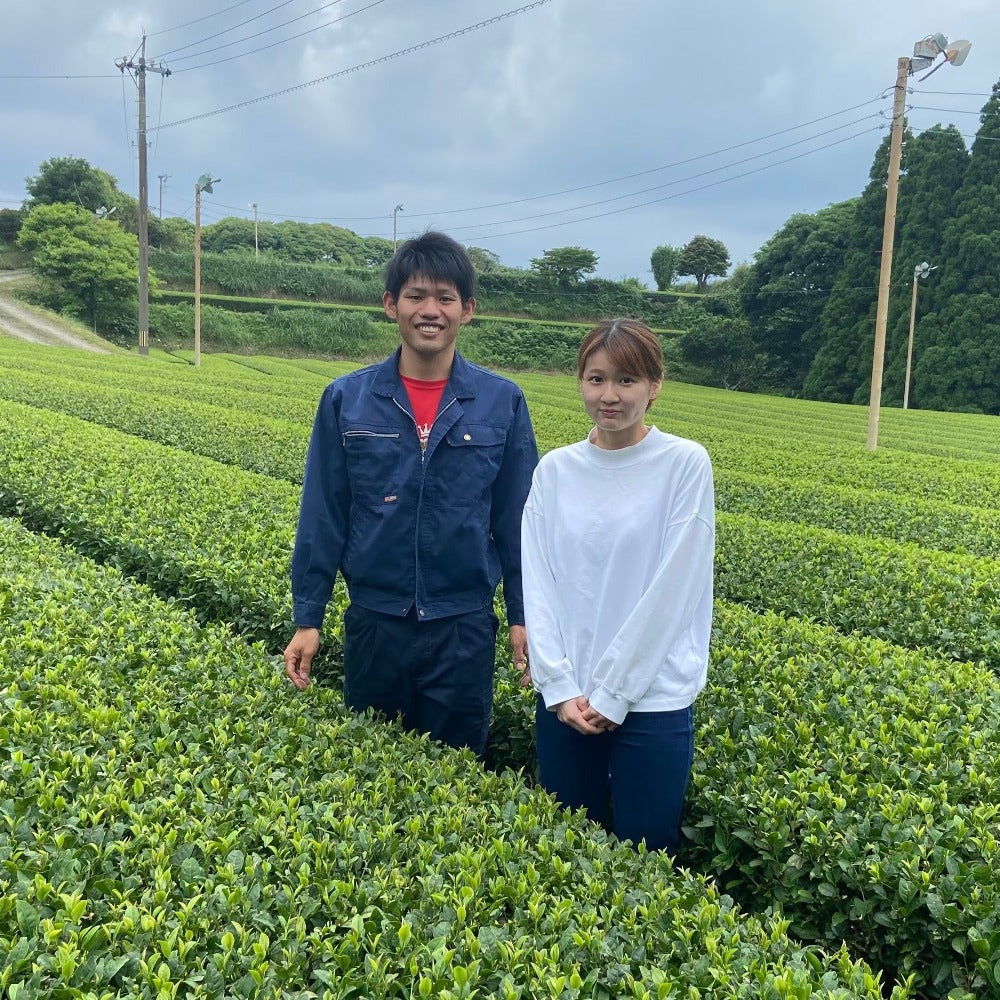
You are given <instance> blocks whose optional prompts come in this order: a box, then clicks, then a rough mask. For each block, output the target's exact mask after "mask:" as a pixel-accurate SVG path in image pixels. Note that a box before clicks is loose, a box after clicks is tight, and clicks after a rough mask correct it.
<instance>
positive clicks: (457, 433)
mask: <svg viewBox="0 0 1000 1000" xmlns="http://www.w3.org/2000/svg"><path fill="white" fill-rule="evenodd" d="M506 440H507V434H506V431H505V429H504V428H503V427H496V426H493V425H491V424H468V423H466V424H459V425H457V426H455V427H452V428H451V429H450V430H449V431H448V433H447V434H446V435H445V437H444V441H443V442H442V445H443V447H439V449H438V450H439V452H441V453H442V455H441V457H442V458H443V459H444V460H445V462H446V463H447V467H446V480H447V481H444V482H442V486H443V487H444V490H445V492H446V493H447V494H448V496H449V497H450V498H452V499H462V498H469V499H471V498H473V497H476V496H479V495H480V494H482V493H483V491H484V490H487V489H489V488H491V487H492V485H493V481H494V480H495V479H496V477H497V473H498V472H499V471H500V464H501V463H502V462H503V452H504V444H505V442H506ZM442 471H445V470H444V469H443V470H442Z"/></svg>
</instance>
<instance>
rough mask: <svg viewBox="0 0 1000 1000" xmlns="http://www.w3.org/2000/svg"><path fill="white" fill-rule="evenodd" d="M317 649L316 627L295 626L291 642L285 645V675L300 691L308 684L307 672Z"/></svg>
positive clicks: (317, 634)
mask: <svg viewBox="0 0 1000 1000" xmlns="http://www.w3.org/2000/svg"><path fill="white" fill-rule="evenodd" d="M318 649H319V629H318V628H297V629H296V630H295V635H293V636H292V640H291V642H289V644H288V645H287V646H286V647H285V676H286V677H287V678H288V679H289V680H290V681H291V682H292V683H293V684H294V685H295V686H296V687H297V688H298V689H299V690H300V691H304V690H305V689H306V688H307V687H308V686H309V673H310V671H311V670H312V662H313V657H314V656H315V655H316V652H317V650H318Z"/></svg>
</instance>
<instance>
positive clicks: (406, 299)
mask: <svg viewBox="0 0 1000 1000" xmlns="http://www.w3.org/2000/svg"><path fill="white" fill-rule="evenodd" d="M382 306H383V308H384V309H385V314H386V316H388V317H389V319H392V320H395V321H396V324H397V325H398V327H399V335H400V337H401V338H402V341H403V349H404V351H405V350H407V349H409V350H410V351H413V352H414V353H415V354H416V355H417V356H419V357H422V358H424V359H427V358H430V357H431V356H433V355H440V354H442V353H450V352H451V351H453V349H454V346H455V339H456V338H457V337H458V331H459V330H460V329H461V328H462V326H463V325H464V324H466V323H468V322H469V320H470V319H471V318H472V314H473V312H474V311H475V308H476V300H475V299H469V301H468V302H466V303H464V304H463V303H462V298H461V296H460V295H459V294H458V289H457V288H456V287H455V285H454V283H452V282H450V281H441V280H438V279H435V278H429V277H427V276H426V275H422V274H416V275H414V276H413V277H411V278H410V279H409V280H408V281H407V282H406V284H405V285H403V287H402V288H401V289H400V290H399V298H397V299H394V298H393V297H392V296H391V295H390V294H389V293H388V292H386V293H385V294H384V295H383V296H382Z"/></svg>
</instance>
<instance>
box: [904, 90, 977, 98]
mask: <svg viewBox="0 0 1000 1000" xmlns="http://www.w3.org/2000/svg"><path fill="white" fill-rule="evenodd" d="M907 92H908V93H910V94H934V95H935V96H936V97H995V96H996V95H995V94H979V93H976V92H975V91H970V90H919V89H913V88H911V89H910V90H908V91H907Z"/></svg>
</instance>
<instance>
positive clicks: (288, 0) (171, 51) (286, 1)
mask: <svg viewBox="0 0 1000 1000" xmlns="http://www.w3.org/2000/svg"><path fill="white" fill-rule="evenodd" d="M294 2H295V0H284V2H283V3H279V4H277V5H276V6H274V7H271V8H270V9H269V10H265V11H264V12H263V13H261V14H255V15H254V16H253V17H248V18H247V19H246V20H245V21H240V23H239V24H234V25H233V26H232V27H231V28H223V29H222V31H217V32H216V33H215V34H214V35H209V36H208V37H206V38H199V39H198V41H196V42H189V43H188V44H187V45H179V46H178V47H177V48H176V49H168V50H167V51H166V52H163V53H161V55H160V58H161V59H163V58H165V57H166V56H172V55H173V54H174V53H175V52H183V51H184V50H185V49H190V48H193V47H194V46H195V45H201V43H202V42H210V41H211V40H212V39H213V38H220V37H221V36H222V35H228V34H229V32H230V31H235V30H236V29H237V28H242V27H243V26H244V25H246V24H252V23H253V22H254V21H259V20H260V19H261V18H262V17H267V15H268V14H273V13H274V12H275V11H276V10H280V9H281V8H282V7H287V6H288V5H289V4H290V3H294ZM334 2H335V3H337V2H339V0H334ZM277 27H279V28H280V27H281V25H280V24H279V25H277ZM251 37H253V36H251ZM241 40H242V39H241ZM230 44H231V45H236V44H237V43H236V42H231V43H230ZM224 47H225V46H223V48H224ZM208 51H209V52H212V51H214V49H209V50H208ZM196 55H201V53H200V52H195V53H194V54H193V55H190V56H178V58H179V59H193V58H194V56H196ZM174 61H175V62H176V60H174Z"/></svg>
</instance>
